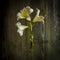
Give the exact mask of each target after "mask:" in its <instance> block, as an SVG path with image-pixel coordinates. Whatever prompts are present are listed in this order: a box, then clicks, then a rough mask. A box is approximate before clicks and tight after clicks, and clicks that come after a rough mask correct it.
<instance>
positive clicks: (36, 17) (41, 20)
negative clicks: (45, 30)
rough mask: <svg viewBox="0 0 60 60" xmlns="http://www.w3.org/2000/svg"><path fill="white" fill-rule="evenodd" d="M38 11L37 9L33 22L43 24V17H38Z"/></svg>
mask: <svg viewBox="0 0 60 60" xmlns="http://www.w3.org/2000/svg"><path fill="white" fill-rule="evenodd" d="M39 13H40V10H39V9H37V14H36V16H35V18H34V19H33V22H43V24H44V17H43V16H39Z"/></svg>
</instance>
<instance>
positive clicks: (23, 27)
mask: <svg viewBox="0 0 60 60" xmlns="http://www.w3.org/2000/svg"><path fill="white" fill-rule="evenodd" d="M16 26H17V27H18V30H17V32H18V33H19V34H20V36H23V31H24V30H25V29H26V28H28V26H25V25H21V23H20V22H17V23H16Z"/></svg>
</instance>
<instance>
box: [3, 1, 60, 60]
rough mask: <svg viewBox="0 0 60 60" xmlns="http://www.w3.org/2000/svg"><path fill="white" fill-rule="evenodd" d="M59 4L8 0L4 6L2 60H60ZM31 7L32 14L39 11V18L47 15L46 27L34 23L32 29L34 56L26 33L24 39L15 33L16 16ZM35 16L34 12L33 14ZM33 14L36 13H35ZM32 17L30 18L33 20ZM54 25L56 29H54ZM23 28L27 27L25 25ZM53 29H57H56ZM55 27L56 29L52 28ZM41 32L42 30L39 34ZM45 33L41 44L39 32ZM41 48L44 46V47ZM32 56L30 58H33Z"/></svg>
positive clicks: (56, 2) (28, 33)
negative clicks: (21, 10) (23, 9)
mask: <svg viewBox="0 0 60 60" xmlns="http://www.w3.org/2000/svg"><path fill="white" fill-rule="evenodd" d="M58 2H59V1H58V0H56V1H55V0H50V1H49V0H16V1H15V0H8V1H6V4H5V6H3V9H2V10H3V14H4V16H3V21H2V22H3V28H2V59H4V60H5V59H6V60H60V57H59V56H60V51H59V50H60V47H59V46H60V40H59V19H60V17H59V14H60V13H59V6H58V4H59V3H58ZM27 5H29V6H31V7H32V8H33V9H34V10H35V9H36V8H39V9H40V10H41V14H40V15H46V18H45V25H44V28H43V25H42V23H36V26H35V27H34V28H33V32H34V34H35V39H34V44H35V45H34V52H33V53H31V50H30V41H29V35H30V32H29V31H28V30H27V31H25V32H24V35H23V37H20V36H19V34H18V33H17V32H16V31H17V27H16V25H15V24H16V22H17V19H16V14H17V13H18V12H19V11H20V9H22V8H24V7H25V6H27ZM35 12H36V11H35ZM34 14H35V13H34ZM34 14H32V17H34V16H33V15H34ZM56 22H57V25H56ZM21 23H22V24H25V25H28V24H29V23H28V22H26V21H21ZM55 25H56V26H55ZM54 26H55V28H54ZM42 29H44V30H42ZM43 31H44V32H45V37H44V41H43V40H42V36H41V34H42V32H43ZM43 44H44V46H43ZM32 54H33V55H32Z"/></svg>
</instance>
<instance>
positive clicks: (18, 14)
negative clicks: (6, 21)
mask: <svg viewBox="0 0 60 60" xmlns="http://www.w3.org/2000/svg"><path fill="white" fill-rule="evenodd" d="M23 18H24V17H23V16H21V13H20V12H18V13H17V20H19V19H23Z"/></svg>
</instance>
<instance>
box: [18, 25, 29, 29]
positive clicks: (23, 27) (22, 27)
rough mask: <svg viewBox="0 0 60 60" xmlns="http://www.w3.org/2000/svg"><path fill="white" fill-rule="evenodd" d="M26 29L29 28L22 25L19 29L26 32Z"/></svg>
mask: <svg viewBox="0 0 60 60" xmlns="http://www.w3.org/2000/svg"><path fill="white" fill-rule="evenodd" d="M26 28H28V26H24V25H21V26H20V27H19V29H20V30H25V29H26Z"/></svg>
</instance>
